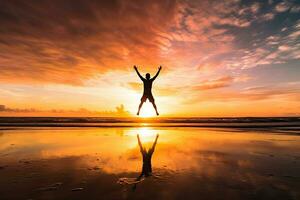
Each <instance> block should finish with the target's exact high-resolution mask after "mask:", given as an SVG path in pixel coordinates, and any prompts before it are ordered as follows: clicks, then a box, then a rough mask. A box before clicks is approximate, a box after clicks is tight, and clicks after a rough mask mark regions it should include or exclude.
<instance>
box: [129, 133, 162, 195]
mask: <svg viewBox="0 0 300 200" xmlns="http://www.w3.org/2000/svg"><path fill="white" fill-rule="evenodd" d="M158 136H159V135H158V134H157V135H156V138H155V141H154V143H153V145H152V147H151V148H150V149H149V150H148V151H147V150H146V148H145V147H143V145H142V143H141V140H140V136H139V135H137V139H138V143H139V146H140V152H141V154H142V156H143V167H142V172H141V174H140V175H139V176H138V177H137V178H136V182H135V184H134V186H133V190H135V189H136V186H137V184H138V183H140V181H141V179H142V178H143V177H148V176H151V175H152V164H151V159H152V154H153V153H154V150H155V146H156V143H157V139H158Z"/></svg>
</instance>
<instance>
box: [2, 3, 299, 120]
mask: <svg viewBox="0 0 300 200" xmlns="http://www.w3.org/2000/svg"><path fill="white" fill-rule="evenodd" d="M0 24H1V25H0V72H1V73H0V105H5V106H6V107H8V108H12V109H16V108H18V109H30V108H34V109H36V110H44V111H49V110H52V109H63V110H78V109H80V108H85V109H88V110H91V111H107V110H114V109H115V107H116V106H118V105H120V104H124V106H125V108H126V110H128V111H129V112H131V113H132V114H135V113H136V111H137V106H138V104H139V102H140V98H141V95H142V89H143V88H142V83H141V81H140V80H139V78H138V76H137V75H136V73H135V72H134V70H133V65H137V66H138V68H139V70H140V72H141V73H142V74H143V75H145V73H147V72H149V73H150V74H151V75H154V74H155V73H156V71H157V68H158V67H159V65H162V67H163V69H162V71H161V74H160V75H159V77H158V78H157V79H156V81H155V82H154V86H153V94H154V97H155V100H156V102H157V106H158V109H159V111H160V113H161V116H295V115H300V103H299V101H300V42H299V41H300V3H299V1H296V0H294V1H293V0H290V1H275V0H274V1H273V0H267V1H257V2H255V1H243V0H228V1H219V0H215V1H212V0H201V1H200V0H199V1H192V0H190V1H189V0H182V1H180V0H178V1H175V0H174V1H172V0H170V1H164V0H151V1H150V0H149V1H144V0H110V1H91V0H90V1H88V0H82V1H79V0H78V1H73V0H41V1H29V0H28V1H21V0H20V1H18V0H10V1H0ZM150 106H151V105H150V104H149V103H148V102H147V103H146V105H145V108H143V109H144V112H150V111H151V114H154V110H152V108H151V107H150ZM142 113H143V110H142ZM6 114H7V112H6V111H5V109H3V110H0V115H6ZM10 114H15V115H18V112H17V111H15V112H14V111H10ZM31 114H32V115H34V113H31ZM52 114H53V113H49V114H48V115H52ZM37 115H38V114H37Z"/></svg>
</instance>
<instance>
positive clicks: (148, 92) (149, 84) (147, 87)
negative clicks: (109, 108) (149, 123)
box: [134, 66, 161, 115]
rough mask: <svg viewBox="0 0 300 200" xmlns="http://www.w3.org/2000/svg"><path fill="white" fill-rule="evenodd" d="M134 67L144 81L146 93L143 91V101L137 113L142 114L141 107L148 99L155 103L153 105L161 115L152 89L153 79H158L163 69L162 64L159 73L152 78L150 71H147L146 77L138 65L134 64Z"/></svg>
mask: <svg viewBox="0 0 300 200" xmlns="http://www.w3.org/2000/svg"><path fill="white" fill-rule="evenodd" d="M134 69H135V71H136V73H137V75H138V76H139V77H140V79H141V80H142V81H143V83H144V93H143V96H142V98H141V103H140V105H139V110H138V112H137V115H139V114H140V110H141V108H142V106H143V103H145V102H146V100H147V99H148V100H149V101H150V102H151V103H152V105H153V107H154V109H155V111H156V115H159V113H158V112H157V107H156V105H155V101H154V98H153V95H152V91H151V89H152V83H153V81H154V80H155V79H156V77H157V76H158V74H159V72H160V70H161V66H160V67H159V68H158V71H157V73H156V74H155V76H154V77H153V78H150V74H149V73H147V74H146V78H144V77H143V76H142V75H141V74H140V73H139V71H138V69H137V67H136V66H134Z"/></svg>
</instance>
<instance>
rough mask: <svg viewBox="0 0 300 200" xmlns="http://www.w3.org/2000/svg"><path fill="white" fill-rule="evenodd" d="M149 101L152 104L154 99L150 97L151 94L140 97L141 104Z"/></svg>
mask: <svg viewBox="0 0 300 200" xmlns="http://www.w3.org/2000/svg"><path fill="white" fill-rule="evenodd" d="M147 99H148V100H149V101H150V102H154V98H153V96H152V94H148V95H147V94H144V95H143V96H142V98H141V101H142V102H146V100H147Z"/></svg>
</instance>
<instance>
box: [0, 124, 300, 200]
mask: <svg viewBox="0 0 300 200" xmlns="http://www.w3.org/2000/svg"><path fill="white" fill-rule="evenodd" d="M2 133H3V134H2V136H1V137H0V144H1V145H0V177H1V179H0V194H1V200H2V199H99V198H101V199H199V197H201V198H203V199H299V198H300V194H299V191H300V190H299V188H300V154H299V152H300V137H299V136H298V135H295V134H277V133H276V134H275V133H272V132H269V133H265V132H262V131H255V130H253V131H247V132H236V131H234V130H230V129H226V130H222V129H215V130H214V129H203V128H202V129H201V128H176V129H172V128H169V129H167V128H161V129H158V130H154V129H148V128H122V129H121V128H98V129H89V128H80V129H35V130H29V129H24V130H2ZM137 133H139V137H138V138H137ZM157 133H159V135H160V137H159V145H156V144H157V140H158V135H157ZM147 149H148V150H147ZM154 150H155V156H153V155H154ZM141 155H142V158H143V162H142V161H141ZM151 161H152V162H153V163H152V162H151ZM141 163H143V166H142V169H141V168H140V167H141ZM152 164H153V165H152ZM152 169H153V173H154V175H153V176H150V175H151V174H152ZM123 177H129V178H127V179H124V178H123ZM145 177H149V178H145ZM122 178H123V183H124V181H128V182H130V181H131V182H130V184H118V181H119V183H120V181H121V182H122ZM142 180H143V181H142ZM138 183H139V184H138ZM137 184H138V188H137V190H135V191H134V192H133V191H132V189H134V188H135V185H137ZM16 191H17V192H16Z"/></svg>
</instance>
